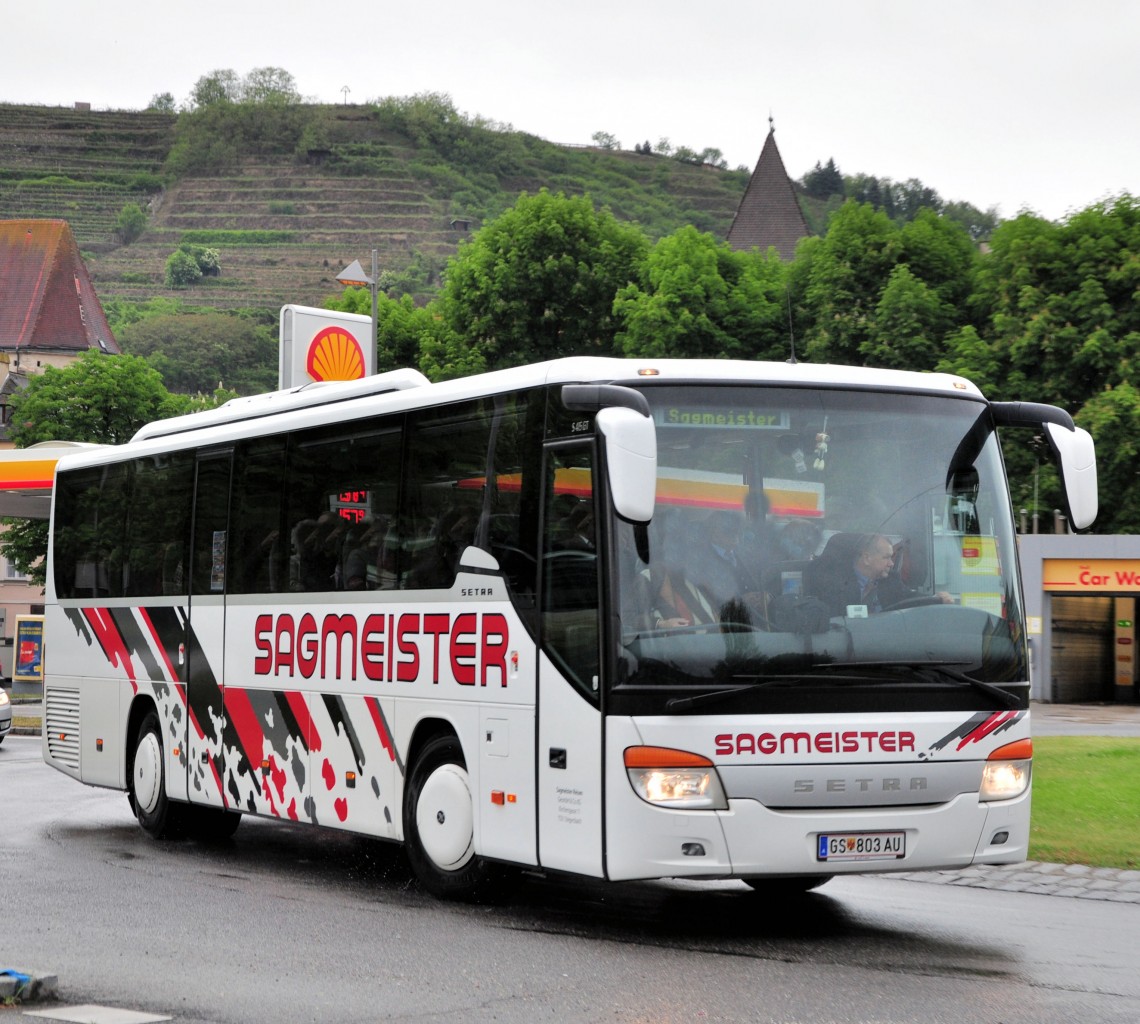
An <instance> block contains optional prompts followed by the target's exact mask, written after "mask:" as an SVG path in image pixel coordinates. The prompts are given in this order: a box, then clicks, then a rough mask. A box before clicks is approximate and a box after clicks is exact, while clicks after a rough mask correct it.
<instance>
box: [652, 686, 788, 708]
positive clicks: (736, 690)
mask: <svg viewBox="0 0 1140 1024" xmlns="http://www.w3.org/2000/svg"><path fill="white" fill-rule="evenodd" d="M767 685H768V681H765V682H763V683H750V684H749V685H747V686H727V687H725V688H724V689H723V690H709V691H708V692H706V693H695V694H693V696H691V697H671V698H670V699H669V700H667V701H666V702H665V708H666V710H667V711H680V710H682V709H683V708H694V707H696V706H697V705H698V704H715V703H716V702H717V701H719V700H725V699H727V698H728V697H735V696H736V695H737V694H741V693H750V692H751V691H753V690H759V689H762V688H763V687H765V686H767Z"/></svg>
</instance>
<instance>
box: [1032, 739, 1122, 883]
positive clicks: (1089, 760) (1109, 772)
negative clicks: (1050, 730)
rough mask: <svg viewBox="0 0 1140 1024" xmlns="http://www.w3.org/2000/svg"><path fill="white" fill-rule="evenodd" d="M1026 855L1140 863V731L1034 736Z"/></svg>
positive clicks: (1115, 864) (1117, 865) (1107, 863)
mask: <svg viewBox="0 0 1140 1024" xmlns="http://www.w3.org/2000/svg"><path fill="white" fill-rule="evenodd" d="M1029 859H1030V860H1039V861H1052V862H1055V863H1058V864H1089V865H1091V866H1093V867H1104V868H1130V869H1132V870H1140V739H1127V738H1126V739H1112V738H1108V737H1101V736H1035V737H1034V739H1033V821H1032V828H1031V830H1030V835H1029Z"/></svg>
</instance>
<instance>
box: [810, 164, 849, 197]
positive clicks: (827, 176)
mask: <svg viewBox="0 0 1140 1024" xmlns="http://www.w3.org/2000/svg"><path fill="white" fill-rule="evenodd" d="M800 184H801V185H803V188H804V191H805V192H806V193H807V194H808V195H809V196H812V197H813V198H814V199H827V198H828V197H830V196H834V195H843V194H844V185H843V175H842V174H841V173H840V172H839V168H838V167H837V166H836V165H835V159H834V158H833V157H828V159H827V164H826V165H824V164H821V163H820V162H819V161H818V160H817V161H816V162H815V167H813V168H812V169H811V170H810V171H808V172H807V174H805V175H804V176H803V178H802V179H801V180H800Z"/></svg>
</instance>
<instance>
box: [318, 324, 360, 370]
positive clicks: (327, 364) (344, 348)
mask: <svg viewBox="0 0 1140 1024" xmlns="http://www.w3.org/2000/svg"><path fill="white" fill-rule="evenodd" d="M305 369H307V370H308V371H309V376H310V377H312V378H313V380H356V379H357V378H359V377H363V376H364V353H363V352H362V351H361V350H360V342H358V341H357V340H356V339H355V338H354V337H353V336H352V335H351V334H348V333H347V332H345V331H344V330H343V329H341V328H340V327H326V328H325V329H324V330H323V331H320V332H318V334H317V336H316V337H315V338H313V340H312V342H311V344H310V345H309V356H308V359H307V360H306V362H305Z"/></svg>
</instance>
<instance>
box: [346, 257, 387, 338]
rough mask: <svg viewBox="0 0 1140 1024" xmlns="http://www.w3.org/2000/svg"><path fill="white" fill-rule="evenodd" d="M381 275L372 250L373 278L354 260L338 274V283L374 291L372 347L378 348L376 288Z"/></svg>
mask: <svg viewBox="0 0 1140 1024" xmlns="http://www.w3.org/2000/svg"><path fill="white" fill-rule="evenodd" d="M378 276H379V274H378V272H377V269H376V250H375V249H373V250H372V276H371V277H369V276H368V275H367V274H366V273H364V268H363V267H362V266H361V265H360V260H353V261H352V262H351V263H350V264H349V265H348V266H347V267H345V268H344V270H342V271H341V272H340V273H339V274H337V278H336V279H337V283H338V284H343V285H352V286H353V287H354V288H365V287H367V288H369V289H371V291H372V347H373V349H375V348H376V344H377V336H378V335H379V333H380V332H379V325H378V324H377V323H376V288H377V278H378Z"/></svg>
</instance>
